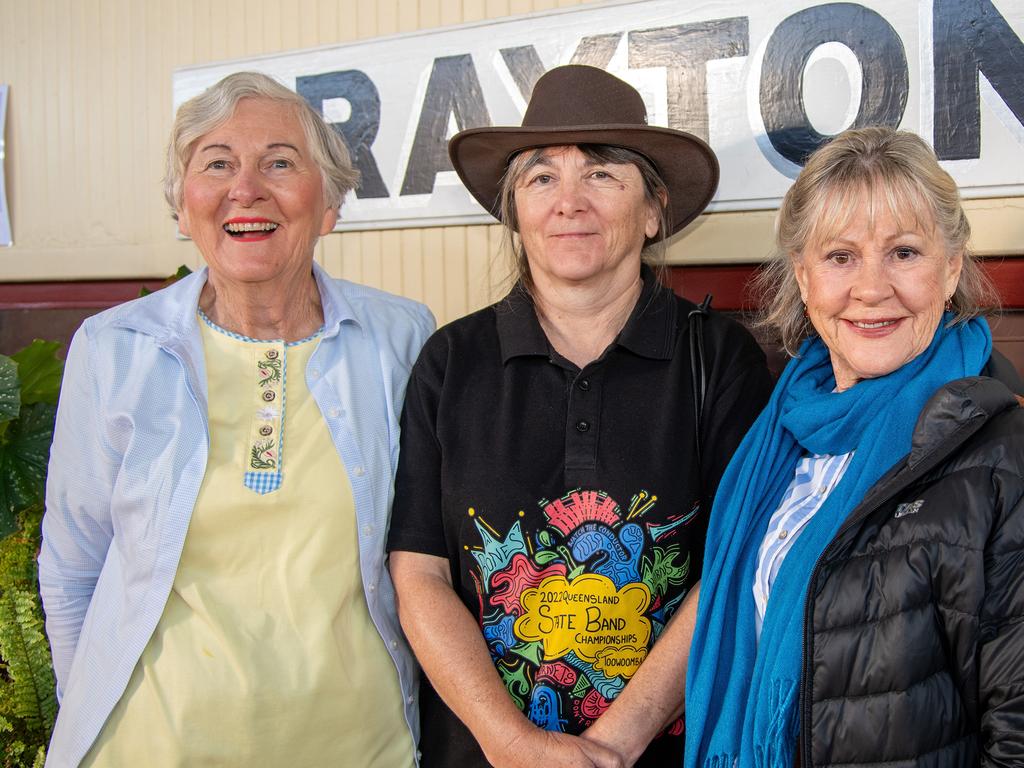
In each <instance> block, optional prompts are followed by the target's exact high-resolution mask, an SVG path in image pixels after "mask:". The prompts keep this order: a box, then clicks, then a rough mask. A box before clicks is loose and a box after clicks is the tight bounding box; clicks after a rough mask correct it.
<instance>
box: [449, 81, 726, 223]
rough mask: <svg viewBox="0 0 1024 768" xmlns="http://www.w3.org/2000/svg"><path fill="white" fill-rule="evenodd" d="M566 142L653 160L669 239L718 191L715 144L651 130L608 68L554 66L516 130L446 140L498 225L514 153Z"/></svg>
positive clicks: (640, 106)
mask: <svg viewBox="0 0 1024 768" xmlns="http://www.w3.org/2000/svg"><path fill="white" fill-rule="evenodd" d="M563 144H606V145H610V146H613V147H625V148H626V149H631V150H633V151H634V152H639V153H640V154H641V155H643V156H644V157H646V158H647V159H648V160H650V161H651V162H652V163H653V164H654V167H655V168H656V169H657V170H658V173H659V174H660V175H661V178H662V180H663V181H664V182H665V185H666V186H667V187H668V210H667V214H668V222H669V231H668V233H667V234H668V235H674V234H675V233H676V232H678V231H679V230H681V229H682V228H683V227H685V226H686V225H687V224H689V223H690V222H691V221H693V220H694V219H695V218H696V217H697V215H698V214H699V213H700V212H701V211H703V210H704V208H705V207H706V206H707V204H708V203H709V202H711V197H712V196H713V195H714V194H715V189H716V188H717V187H718V159H717V158H716V157H715V153H714V152H712V151H711V147H709V146H708V145H707V144H705V143H704V142H703V141H701V140H700V139H698V138H697V137H696V136H693V135H691V134H689V133H686V132H684V131H677V130H674V129H672V128H660V127H658V126H654V125H647V110H646V108H645V107H644V101H643V99H642V98H641V96H640V94H639V93H637V91H636V89H635V88H633V86H631V85H629V84H628V83H626V82H623V81H622V80H620V79H619V78H617V77H615V76H614V75H610V74H608V73H607V72H605V71H604V70H603V69H597V68H596V67H587V66H582V65H577V64H569V65H566V66H563V67H555V68H554V69H552V70H550V71H549V72H547V73H546V74H544V75H543V76H541V78H540V79H539V80H537V84H536V85H535V86H534V88H533V94H532V95H531V96H530V103H529V105H528V106H527V107H526V114H525V115H524V116H523V124H522V125H521V126H519V127H498V128H493V127H487V128H470V129H468V130H465V131H461V132H459V133H457V134H455V135H454V136H452V138H451V141H449V142H448V154H449V155H450V156H451V159H452V165H453V166H455V171H456V172H457V173H458V174H459V178H460V179H462V183H463V184H465V185H466V189H468V190H469V192H470V194H471V195H473V197H475V198H476V199H477V201H478V202H479V203H480V205H482V206H483V207H484V208H485V209H486V210H487V211H488V212H489V213H491V214H492V215H493V216H494V217H495V218H497V219H498V220H501V211H500V210H499V206H500V202H499V200H498V190H499V188H500V186H501V179H502V176H504V175H505V170H506V168H508V164H509V161H510V160H511V159H512V156H513V155H514V154H516V153H517V152H521V151H522V150H524V149H530V148H533V147H551V146H559V145H563Z"/></svg>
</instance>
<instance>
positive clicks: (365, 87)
mask: <svg viewBox="0 0 1024 768" xmlns="http://www.w3.org/2000/svg"><path fill="white" fill-rule="evenodd" d="M295 90H296V91H297V92H298V94H299V95H300V96H301V97H302V98H304V99H305V100H306V101H308V102H309V104H310V106H312V107H313V109H315V110H316V111H317V112H319V113H320V114H321V115H323V113H324V102H325V101H327V100H328V99H345V100H346V101H347V102H348V103H349V106H350V107H351V113H350V115H349V118H348V120H346V121H345V122H343V123H331V127H332V128H333V129H334V130H336V131H337V132H338V133H340V134H341V137H342V138H343V139H345V143H346V144H347V145H348V149H349V152H351V153H352V164H353V165H354V166H355V167H356V169H358V171H359V173H360V181H359V186H358V187H356V197H387V196H388V188H387V187H386V186H384V180H383V179H382V178H381V177H380V171H379V170H377V161H376V160H374V159H373V152H372V151H371V150H370V147H372V146H373V140H374V139H375V138H377V129H378V128H380V94H379V93H377V86H375V85H374V84H373V81H372V80H370V78H368V77H367V76H366V75H365V74H363V73H362V72H360V71H359V70H358V69H349V70H346V71H344V72H327V73H326V74H323V75H310V76H308V77H297V78H295Z"/></svg>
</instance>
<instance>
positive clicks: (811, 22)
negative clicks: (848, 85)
mask: <svg viewBox="0 0 1024 768" xmlns="http://www.w3.org/2000/svg"><path fill="white" fill-rule="evenodd" d="M829 42H838V43H842V44H843V45H845V46H846V47H848V48H849V49H850V50H851V51H853V53H854V55H855V56H856V57H857V60H858V61H859V62H860V67H861V73H862V83H863V85H862V86H861V94H860V107H859V109H858V111H857V117H856V119H855V120H854V121H853V125H854V127H857V128H859V127H861V126H865V125H888V126H892V127H896V126H897V125H899V123H900V120H901V119H902V118H903V110H904V109H906V106H907V95H908V92H909V79H908V75H907V56H906V52H905V51H904V48H903V41H902V40H900V38H899V35H897V34H896V30H894V29H893V28H892V27H891V26H890V25H889V22H887V21H886V20H885V19H883V18H882V17H881V16H879V15H878V14H877V13H875V12H874V11H871V10H868V9H867V8H865V7H864V6H862V5H857V4H855V3H832V4H830V5H819V6H817V7H814V8H808V9H807V10H805V11H799V12H798V13H794V14H793V15H792V16H790V17H789V18H787V19H785V20H784V21H783V22H782V23H781V24H779V26H778V27H777V28H776V30H775V32H774V33H773V34H772V36H771V39H770V40H769V41H768V47H767V49H766V50H765V53H764V64H763V65H762V67H761V116H762V117H763V118H764V127H765V130H766V131H767V132H768V139H769V140H770V141H771V143H772V146H774V147H775V149H776V151H777V152H778V153H779V154H780V155H782V156H783V157H785V158H786V159H788V160H791V161H792V162H794V163H796V164H797V165H803V164H804V163H805V162H806V161H807V156H808V155H809V154H811V152H813V151H814V150H815V149H817V148H818V147H820V146H821V145H822V144H824V143H825V142H827V141H828V139H829V138H830V137H828V136H824V135H822V134H820V133H818V132H817V131H816V130H814V128H812V127H811V124H810V122H809V121H808V119H807V112H806V111H805V110H804V103H803V79H804V68H805V67H806V66H807V60H808V59H809V58H810V57H811V53H812V52H813V51H814V49H815V48H817V47H818V46H819V45H822V44H824V43H829Z"/></svg>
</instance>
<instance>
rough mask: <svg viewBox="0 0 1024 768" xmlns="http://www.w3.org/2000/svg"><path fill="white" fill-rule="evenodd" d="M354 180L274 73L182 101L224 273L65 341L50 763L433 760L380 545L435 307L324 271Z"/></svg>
mask: <svg viewBox="0 0 1024 768" xmlns="http://www.w3.org/2000/svg"><path fill="white" fill-rule="evenodd" d="M357 178H358V174H357V173H356V172H355V171H354V170H353V168H352V165H351V163H350V161H349V156H348V152H347V150H346V148H345V145H344V143H343V142H342V141H341V139H340V138H339V136H338V135H337V134H336V133H335V132H334V131H333V130H332V129H331V128H330V127H329V126H327V125H326V124H325V123H324V122H323V120H322V119H321V118H320V116H319V115H317V114H316V113H315V112H314V111H313V110H312V109H311V108H310V107H309V105H308V104H306V102H305V101H304V100H303V99H302V98H300V97H299V96H297V95H296V94H295V93H293V92H292V91H290V90H289V89H287V88H285V87H284V86H282V85H280V84H278V83H277V82H275V81H274V80H272V79H270V78H268V77H266V76H264V75H261V74H256V73H239V74H234V75H230V76H228V77H226V78H224V79H223V80H221V81H220V82H219V83H217V84H215V85H213V86H211V87H210V88H209V89H208V90H207V91H205V92H203V93H202V94H200V95H198V96H196V97H195V98H194V99H192V100H190V101H188V102H186V103H185V104H183V105H182V106H181V108H180V109H179V110H178V114H177V117H176V119H175V123H174V128H173V130H172V134H171V141H170V146H169V149H168V159H167V172H166V180H165V193H166V197H167V200H168V203H169V204H170V206H171V208H172V211H173V214H174V217H175V218H176V219H177V221H178V226H179V228H180V230H181V232H182V233H184V234H185V235H188V236H189V237H191V238H192V240H193V241H194V243H195V245H196V247H197V248H198V249H199V252H200V253H201V254H202V257H203V259H204V260H205V262H206V265H207V267H206V268H204V269H202V270H200V271H198V272H197V273H195V274H193V275H190V276H188V277H186V278H184V279H183V280H180V281H179V282H177V283H175V284H174V285H172V286H170V287H168V288H165V289H163V290H161V291H158V292H157V293H155V294H152V295H150V296H147V297H145V298H142V299H138V300H136V301H134V302H130V303H128V304H125V305H123V306H120V307H115V308H113V309H111V310H108V311H106V312H103V313H101V314H99V315H97V316H95V317H93V318H90V319H89V320H87V321H86V322H85V323H84V325H83V326H82V328H81V329H80V330H79V331H78V333H76V334H75V337H74V339H73V341H72V343H71V347H70V350H69V352H68V360H67V367H66V372H65V376H64V385H63V389H62V392H61V400H60V405H59V408H58V413H57V426H56V433H55V437H54V443H53V448H52V451H51V460H50V470H49V480H48V485H47V497H46V515H45V517H44V520H43V546H42V551H41V553H40V558H39V572H40V588H41V592H42V596H43V601H44V606H45V609H46V626H47V633H48V635H49V638H50V642H51V645H52V648H53V659H54V669H55V672H56V675H57V685H58V688H57V692H58V697H59V698H60V700H61V708H60V714H59V716H58V719H57V724H56V727H55V729H54V734H53V740H52V742H51V745H50V752H49V756H48V761H47V764H48V765H52V766H77V765H85V766H136V765H146V766H156V767H159V766H192V765H261V766H296V765H308V766H312V765H360V766H377V767H378V768H393V767H394V766H412V765H414V764H415V749H416V747H415V742H416V738H417V727H418V714H417V710H416V700H415V691H416V677H415V675H416V670H415V663H414V661H413V659H412V656H411V654H410V653H409V650H408V648H407V646H406V645H405V641H404V639H403V636H402V633H401V629H400V627H399V624H398V621H397V618H396V615H395V604H394V591H393V587H392V585H391V581H390V578H389V575H388V572H387V570H386V568H385V567H384V558H383V541H384V533H385V531H386V530H387V525H388V515H389V512H390V504H391V498H392V480H393V472H394V469H395V460H396V456H397V448H398V446H397V442H396V435H397V432H398V414H399V412H400V408H401V404H402V399H403V397H404V390H405V383H406V379H407V376H408V372H409V368H410V366H411V364H412V361H413V359H414V358H415V356H416V354H417V352H418V351H419V348H420V346H421V345H422V344H423V341H424V340H425V339H426V337H427V336H428V335H429V333H430V331H431V330H432V329H433V319H432V317H431V316H430V313H429V312H428V311H427V310H426V308H425V307H423V306H421V305H419V304H416V303H414V302H412V301H409V300H406V299H402V298H398V297H395V296H390V295H388V294H384V293H382V292H379V291H376V290H373V289H370V288H366V287H363V286H359V285H354V284H352V283H348V282H345V281H342V280H336V279H332V278H331V277H329V276H328V275H327V274H326V273H325V272H324V271H323V270H322V269H321V268H320V267H319V266H318V265H317V264H316V263H315V262H314V248H315V246H316V243H317V241H318V239H319V238H320V237H321V236H322V235H326V234H327V233H329V232H330V231H331V230H332V229H333V228H334V225H335V222H336V221H337V218H338V209H339V206H340V205H341V202H342V200H343V199H344V197H345V194H346V193H347V192H349V191H350V190H351V189H352V188H353V187H354V186H355V183H356V181H357Z"/></svg>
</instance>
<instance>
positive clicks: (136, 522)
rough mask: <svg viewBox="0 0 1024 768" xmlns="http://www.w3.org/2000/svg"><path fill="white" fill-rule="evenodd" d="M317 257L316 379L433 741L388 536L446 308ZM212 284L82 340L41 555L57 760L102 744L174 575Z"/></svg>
mask: <svg viewBox="0 0 1024 768" xmlns="http://www.w3.org/2000/svg"><path fill="white" fill-rule="evenodd" d="M313 269H314V274H315V276H316V280H317V285H318V286H319V289H320V297H321V299H322V302H323V312H324V334H323V337H322V338H321V340H320V342H319V344H318V346H317V349H316V351H315V352H314V353H313V355H312V357H311V359H310V361H309V365H308V367H307V368H306V383H307V384H308V386H309V389H310V391H311V393H312V394H313V397H314V398H315V400H316V402H317V405H318V406H319V407H320V412H321V414H322V415H323V418H324V421H325V422H326V424H327V426H328V429H329V431H330V433H331V437H332V439H333V440H334V445H335V447H336V448H337V450H338V455H339V456H340V457H341V460H342V462H343V463H344V465H345V467H346V469H347V471H348V475H349V481H350V483H351V485H352V491H353V494H354V496H355V508H356V518H357V521H358V525H359V529H358V533H359V563H360V567H361V571H362V578H363V589H364V592H365V594H366V601H367V604H368V605H369V608H370V615H371V617H372V618H373V621H374V623H375V624H376V627H377V630H378V631H379V632H380V635H381V637H382V638H383V639H384V643H385V644H386V646H387V648H388V651H389V653H390V654H391V657H392V659H393V660H394V662H395V666H396V667H397V669H398V676H399V681H400V684H401V688H402V692H403V695H404V697H405V716H406V722H407V725H408V727H409V733H410V734H411V737H412V738H413V739H415V740H418V736H419V724H418V711H417V699H416V693H417V690H416V689H417V672H416V667H415V661H414V659H413V657H412V654H411V652H410V650H409V648H408V646H407V645H406V643H405V640H404V638H403V636H402V633H401V629H400V627H399V624H398V619H397V617H396V614H395V593H394V588H393V587H392V584H391V579H390V577H389V575H388V572H387V568H386V566H385V562H384V541H385V535H386V533H387V526H388V516H389V513H390V510H391V501H392V497H393V494H394V483H393V478H394V472H395V465H396V463H397V460H398V419H399V414H400V411H401V408H402V400H403V398H404V396H405V385H406V380H407V379H408V376H409V369H410V368H411V366H412V363H413V362H414V361H415V358H416V355H417V354H418V353H419V350H420V347H421V346H422V345H423V342H424V341H426V339H427V337H428V336H429V335H430V333H431V332H432V331H433V328H434V319H433V317H432V316H431V314H430V312H429V310H427V308H426V307H424V306H422V305H421V304H417V303H416V302H413V301H410V300H408V299H403V298H399V297H396V296H391V295H389V294H386V293H383V292H381V291H376V290H374V289H371V288H367V287H364V286H360V285H356V284H353V283H349V282H346V281H343V280H335V279H333V278H331V277H330V276H328V275H327V274H326V273H325V272H324V271H323V270H322V269H320V268H319V267H318V266H317V265H315V264H314V268H313ZM205 282H206V270H205V269H204V270H202V271H200V272H197V273H195V274H193V275H190V276H188V277H186V278H184V279H183V280H181V281H179V282H177V283H175V284H174V285H172V286H170V287H168V288H165V289H163V290H161V291H158V292H156V293H154V294H151V295H150V296H147V297H145V298H143V299H138V300H136V301H132V302H129V303H127V304H123V305H121V306H118V307H114V308H113V309H110V310H107V311H106V312H103V313H101V314H99V315H96V316H95V317H91V318H89V319H88V320H86V321H85V323H84V324H83V326H82V328H81V329H80V330H79V331H78V332H77V333H76V334H75V337H74V339H73V341H72V342H71V347H70V349H69V351H68V358H67V366H66V368H65V373H64V384H63V387H62V389H61V395H60V404H59V407H58V410H57V426H56V433H55V436H54V441H53V448H52V450H51V452H50V468H49V477H48V482H47V487H46V515H45V517H44V519H43V545H42V550H41V552H40V556H39V583H40V591H41V593H42V598H43V605H44V607H45V610H46V631H47V634H48V635H49V638H50V643H51V645H52V647H53V663H54V670H55V672H56V675H57V693H58V697H59V698H60V699H61V708H60V714H59V716H58V718H57V724H56V727H55V729H54V733H53V739H52V741H51V743H50V752H49V758H48V761H47V765H48V766H76V765H77V764H78V763H79V761H81V759H82V758H83V757H84V756H85V754H86V752H87V751H88V750H89V748H90V747H91V746H92V743H93V741H94V740H95V739H96V737H97V736H98V735H99V732H100V729H101V728H102V727H103V724H104V722H105V721H106V719H107V717H108V716H109V715H110V712H111V711H112V710H113V708H114V705H115V704H116V703H117V701H118V699H119V698H120V697H121V695H122V694H123V692H124V690H125V687H126V686H127V684H128V680H129V678H130V676H131V674H132V671H133V669H134V668H135V664H136V662H137V661H138V660H139V657H140V656H141V655H142V651H143V649H144V648H145V647H146V644H147V643H148V642H149V638H150V636H151V635H152V633H153V630H154V629H155V627H156V625H157V622H158V621H159V619H160V616H161V614H162V613H163V609H164V604H165V603H166V601H167V597H168V594H169V593H170V589H171V585H172V582H173V581H174V576H175V572H176V571H177V567H178V558H179V557H180V555H181V550H182V545H183V543H184V540H185V533H186V531H187V530H188V524H189V519H190V517H191V515H192V508H193V506H194V504H195V501H196V497H197V495H198V492H199V486H200V483H201V482H202V479H203V474H204V472H205V469H206V460H207V450H208V447H209V428H208V421H207V404H206V372H205V366H204V358H203V348H202V342H201V341H200V335H199V327H198V325H197V321H196V308H197V305H198V301H199V293H200V291H201V289H202V287H203V285H204V283H205ZM324 705H325V706H329V705H330V703H329V702H324ZM339 725H342V724H339Z"/></svg>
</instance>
